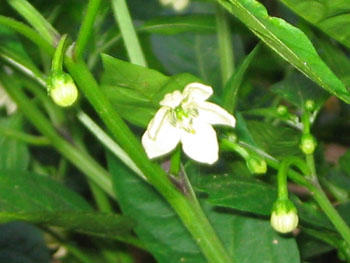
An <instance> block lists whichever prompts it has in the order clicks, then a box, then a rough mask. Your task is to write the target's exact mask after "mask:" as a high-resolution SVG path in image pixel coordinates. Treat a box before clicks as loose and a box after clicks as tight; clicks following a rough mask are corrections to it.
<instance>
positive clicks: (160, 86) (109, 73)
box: [101, 55, 200, 127]
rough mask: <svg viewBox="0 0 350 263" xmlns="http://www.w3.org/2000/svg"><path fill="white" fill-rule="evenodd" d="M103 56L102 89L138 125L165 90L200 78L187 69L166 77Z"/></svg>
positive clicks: (149, 116)
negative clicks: (185, 71)
mask: <svg viewBox="0 0 350 263" xmlns="http://www.w3.org/2000/svg"><path fill="white" fill-rule="evenodd" d="M102 59H103V63H104V67H105V72H104V74H103V76H102V81H101V82H102V89H103V91H104V92H105V94H107V96H108V98H109V99H110V101H111V102H112V103H113V105H115V108H116V110H117V111H118V113H119V114H120V115H121V116H122V117H123V118H125V119H126V120H128V121H129V122H131V123H133V124H135V125H137V126H140V127H146V126H147V124H148V123H149V121H150V120H151V119H152V118H153V116H154V114H155V113H156V111H157V110H158V108H159V102H160V101H161V100H162V99H163V97H164V95H165V94H167V93H169V92H172V91H174V90H182V89H183V88H184V87H185V86H186V85H187V84H188V83H191V82H195V81H200V80H198V78H196V77H194V76H192V75H190V74H187V73H184V74H179V75H175V76H172V77H167V76H165V75H163V74H162V73H160V72H158V71H156V70H152V69H148V68H145V67H141V66H138V65H134V64H131V63H129V62H125V61H122V60H119V59H116V58H113V57H110V56H108V55H103V56H102Z"/></svg>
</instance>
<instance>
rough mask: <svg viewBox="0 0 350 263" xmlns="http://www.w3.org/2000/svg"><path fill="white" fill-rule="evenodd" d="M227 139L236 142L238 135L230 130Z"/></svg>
mask: <svg viewBox="0 0 350 263" xmlns="http://www.w3.org/2000/svg"><path fill="white" fill-rule="evenodd" d="M227 139H228V140H229V141H230V142H234V143H236V142H237V141H238V137H237V135H236V134H235V133H232V132H230V133H229V134H227Z"/></svg>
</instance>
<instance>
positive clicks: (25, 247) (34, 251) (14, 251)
mask: <svg viewBox="0 0 350 263" xmlns="http://www.w3.org/2000/svg"><path fill="white" fill-rule="evenodd" d="M0 262H4V263H5V262H6V263H49V262H51V259H50V254H49V250H48V249H47V247H46V245H45V241H44V238H43V235H42V233H41V231H40V230H39V229H37V228H36V227H34V226H32V225H30V224H27V223H24V222H12V223H7V224H2V225H0Z"/></svg>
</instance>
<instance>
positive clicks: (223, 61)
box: [216, 5, 235, 86]
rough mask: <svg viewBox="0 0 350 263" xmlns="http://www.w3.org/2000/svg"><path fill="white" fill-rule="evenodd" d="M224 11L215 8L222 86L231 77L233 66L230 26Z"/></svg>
mask: <svg viewBox="0 0 350 263" xmlns="http://www.w3.org/2000/svg"><path fill="white" fill-rule="evenodd" d="M225 12H226V11H225V10H224V9H223V8H222V7H221V6H219V5H217V7H216V29H217V36H218V44H219V57H220V67H221V79H222V84H223V86H225V83H226V82H227V81H228V79H229V78H230V77H231V76H232V74H233V72H234V69H235V65H234V55H233V43H232V35H231V30H230V25H229V21H228V18H227V16H226V13H225Z"/></svg>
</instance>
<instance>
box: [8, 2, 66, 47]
mask: <svg viewBox="0 0 350 263" xmlns="http://www.w3.org/2000/svg"><path fill="white" fill-rule="evenodd" d="M7 2H8V3H9V4H10V5H11V6H12V7H13V8H14V9H15V10H16V11H17V12H18V13H19V14H20V15H21V16H23V17H24V19H26V20H27V22H28V23H29V24H31V25H32V26H33V27H34V28H35V29H36V31H38V32H39V34H40V35H41V36H42V37H43V38H45V39H47V40H48V41H49V42H50V44H52V45H56V41H57V40H58V38H59V33H58V32H57V31H56V30H55V29H54V28H53V27H52V26H51V24H50V23H49V22H48V21H47V20H46V19H45V18H44V17H43V16H42V15H41V14H40V12H38V11H37V10H36V9H35V8H34V7H33V6H32V5H31V4H30V3H29V2H28V1H26V0H8V1H7Z"/></svg>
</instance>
